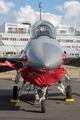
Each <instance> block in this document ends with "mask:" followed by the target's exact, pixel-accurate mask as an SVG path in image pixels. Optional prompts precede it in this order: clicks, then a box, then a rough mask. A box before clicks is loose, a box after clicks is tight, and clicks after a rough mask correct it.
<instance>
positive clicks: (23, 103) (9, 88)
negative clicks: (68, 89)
mask: <svg viewBox="0 0 80 120" xmlns="http://www.w3.org/2000/svg"><path fill="white" fill-rule="evenodd" d="M62 83H64V84H65V85H67V83H65V82H64V81H63V82H62ZM14 85H15V83H14V81H12V80H11V79H10V78H6V79H5V78H0V120H80V81H79V80H78V79H77V78H72V79H71V83H70V85H71V86H72V96H73V99H74V100H75V101H74V102H66V101H64V98H65V97H64V96H63V94H62V93H61V92H60V91H59V90H58V89H57V88H56V86H55V85H53V86H51V87H50V88H49V96H48V99H47V100H46V106H47V108H46V113H41V109H40V107H39V106H36V105H35V101H34V91H33V89H31V92H30V93H29V94H28V91H25V92H24V93H23V95H22V96H20V102H19V103H11V102H10V100H11V98H12V93H13V86H14ZM18 86H21V82H20V84H18Z"/></svg>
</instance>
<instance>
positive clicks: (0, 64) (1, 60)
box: [0, 54, 23, 72]
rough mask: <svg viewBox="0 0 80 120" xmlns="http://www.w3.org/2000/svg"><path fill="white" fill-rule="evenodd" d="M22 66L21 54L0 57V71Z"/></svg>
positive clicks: (16, 68)
mask: <svg viewBox="0 0 80 120" xmlns="http://www.w3.org/2000/svg"><path fill="white" fill-rule="evenodd" d="M22 67H23V64H22V54H19V55H12V56H9V57H7V56H6V57H0V72H5V71H10V70H13V69H15V70H18V69H21V68H22Z"/></svg>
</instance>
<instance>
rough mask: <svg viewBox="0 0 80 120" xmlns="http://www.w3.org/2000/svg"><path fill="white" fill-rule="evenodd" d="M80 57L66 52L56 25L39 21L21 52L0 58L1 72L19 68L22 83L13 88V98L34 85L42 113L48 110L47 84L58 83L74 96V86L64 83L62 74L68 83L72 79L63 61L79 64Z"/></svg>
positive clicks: (68, 95)
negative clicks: (57, 35) (58, 36)
mask: <svg viewBox="0 0 80 120" xmlns="http://www.w3.org/2000/svg"><path fill="white" fill-rule="evenodd" d="M79 61H80V58H79V57H78V56H71V55H68V54H66V51H64V50H63V49H62V47H61V45H60V44H59V42H58V41H57V40H56V30H55V27H54V26H53V25H52V24H51V23H49V22H48V21H39V22H37V23H35V24H34V25H33V27H32V29H31V39H30V40H29V42H28V43H27V45H26V47H25V49H24V50H23V51H22V52H21V53H20V54H19V55H13V56H9V57H1V58H0V72H4V71H9V70H13V69H14V70H16V71H17V76H16V78H15V83H16V84H17V83H18V82H19V79H20V77H22V78H23V83H22V86H21V87H20V88H18V87H17V86H14V87H13V100H17V99H18V98H19V96H20V95H21V94H22V93H23V91H24V90H26V89H27V88H28V87H29V86H31V85H32V84H33V85H34V94H35V101H38V102H39V105H40V108H41V112H43V113H45V112H46V104H45V101H46V97H47V95H48V87H50V86H52V85H54V84H55V85H56V86H57V88H58V89H59V90H60V91H61V92H62V93H63V95H64V96H66V98H68V99H71V98H72V92H71V86H70V85H67V86H64V85H63V84H62V81H61V79H62V77H65V81H66V82H67V83H68V84H69V82H70V78H69V76H68V74H67V71H66V69H65V68H64V67H63V66H62V65H63V64H66V65H71V66H79V67H80V64H79Z"/></svg>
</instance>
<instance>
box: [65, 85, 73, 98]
mask: <svg viewBox="0 0 80 120" xmlns="http://www.w3.org/2000/svg"><path fill="white" fill-rule="evenodd" d="M66 97H67V98H68V99H71V98H72V91H71V86H70V85H68V86H67V93H66Z"/></svg>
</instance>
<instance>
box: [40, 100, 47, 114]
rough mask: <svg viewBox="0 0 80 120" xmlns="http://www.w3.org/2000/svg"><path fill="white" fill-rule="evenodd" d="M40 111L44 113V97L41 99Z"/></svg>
mask: <svg viewBox="0 0 80 120" xmlns="http://www.w3.org/2000/svg"><path fill="white" fill-rule="evenodd" d="M41 112H42V113H45V112H46V104H45V99H42V100H41Z"/></svg>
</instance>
